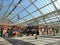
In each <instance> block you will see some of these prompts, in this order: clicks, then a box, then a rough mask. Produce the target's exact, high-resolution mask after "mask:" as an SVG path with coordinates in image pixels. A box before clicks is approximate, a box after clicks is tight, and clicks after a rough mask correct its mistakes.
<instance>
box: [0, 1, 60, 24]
mask: <svg viewBox="0 0 60 45" xmlns="http://www.w3.org/2000/svg"><path fill="white" fill-rule="evenodd" d="M59 11H60V0H0V21H2V20H7V21H5V22H12V23H14V24H19V23H20V24H21V23H24V22H27V23H28V22H29V21H30V20H32V19H34V20H35V18H37V20H38V22H39V24H45V23H53V22H55V21H59V20H60V14H59V13H58V12H59ZM45 15H48V16H45ZM41 16H42V17H41ZM44 16H45V17H44ZM38 17H39V18H38ZM32 21H33V20H32ZM34 22H35V21H34ZM30 23H31V25H32V24H33V23H32V22H31V21H30ZM30 23H29V24H28V25H30ZM35 24H36V23H35ZM35 24H34V25H35Z"/></svg>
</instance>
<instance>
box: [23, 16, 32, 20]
mask: <svg viewBox="0 0 60 45" xmlns="http://www.w3.org/2000/svg"><path fill="white" fill-rule="evenodd" d="M24 19H25V20H26V21H28V20H30V19H32V17H31V16H30V15H29V16H26V17H25V18H24Z"/></svg>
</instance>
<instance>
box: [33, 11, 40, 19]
mask: <svg viewBox="0 0 60 45" xmlns="http://www.w3.org/2000/svg"><path fill="white" fill-rule="evenodd" d="M32 16H33V17H35V18H36V17H39V16H41V14H40V13H39V12H38V11H36V12H35V13H33V14H32Z"/></svg>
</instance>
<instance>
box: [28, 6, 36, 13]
mask: <svg viewBox="0 0 60 45" xmlns="http://www.w3.org/2000/svg"><path fill="white" fill-rule="evenodd" d="M27 10H28V11H29V12H30V13H31V12H33V11H35V10H36V8H35V7H34V6H33V5H31V6H30V7H28V8H27Z"/></svg>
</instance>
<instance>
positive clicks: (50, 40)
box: [0, 36, 60, 45]
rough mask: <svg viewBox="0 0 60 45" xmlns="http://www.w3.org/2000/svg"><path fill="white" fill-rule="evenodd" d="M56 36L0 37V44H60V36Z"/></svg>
mask: <svg viewBox="0 0 60 45" xmlns="http://www.w3.org/2000/svg"><path fill="white" fill-rule="evenodd" d="M55 37H58V36H55ZM55 37H54V36H52V37H50V36H46V37H44V36H38V38H37V39H35V37H34V36H23V37H11V38H2V37H0V45H60V36H59V38H55Z"/></svg>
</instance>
